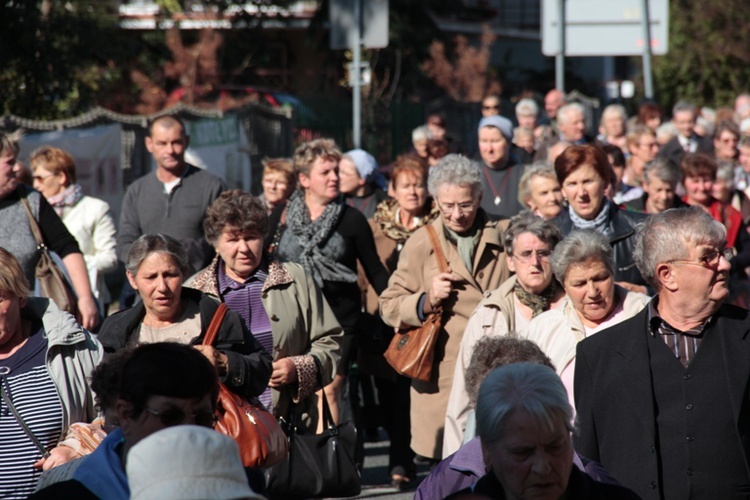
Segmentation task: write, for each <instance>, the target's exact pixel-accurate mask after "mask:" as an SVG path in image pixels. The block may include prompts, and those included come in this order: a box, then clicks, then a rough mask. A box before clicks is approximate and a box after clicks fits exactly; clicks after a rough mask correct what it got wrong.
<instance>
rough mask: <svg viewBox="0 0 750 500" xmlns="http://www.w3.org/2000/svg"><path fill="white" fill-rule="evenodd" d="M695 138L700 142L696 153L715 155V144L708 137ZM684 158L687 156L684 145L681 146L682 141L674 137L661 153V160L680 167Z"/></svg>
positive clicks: (697, 136)
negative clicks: (664, 159) (663, 159)
mask: <svg viewBox="0 0 750 500" xmlns="http://www.w3.org/2000/svg"><path fill="white" fill-rule="evenodd" d="M695 137H696V140H697V142H698V147H697V148H696V150H695V152H696V153H706V154H709V155H713V153H714V143H713V142H712V141H711V139H710V138H708V137H701V136H699V135H696V136H695ZM683 156H685V150H684V149H683V147H682V144H680V140H679V139H678V138H677V137H672V138H671V139H670V140H669V142H667V143H666V144H665V145H664V147H662V148H661V150H660V151H659V157H660V158H666V159H668V160H670V161H672V162H673V163H674V164H675V165H677V166H678V167H679V166H680V162H681V161H682V157H683Z"/></svg>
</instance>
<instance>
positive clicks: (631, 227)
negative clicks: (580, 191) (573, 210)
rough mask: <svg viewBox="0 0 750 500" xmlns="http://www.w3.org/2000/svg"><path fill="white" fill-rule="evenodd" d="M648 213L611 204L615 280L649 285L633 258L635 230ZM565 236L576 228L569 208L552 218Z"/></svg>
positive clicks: (611, 235)
mask: <svg viewBox="0 0 750 500" xmlns="http://www.w3.org/2000/svg"><path fill="white" fill-rule="evenodd" d="M647 216H648V215H647V214H643V213H640V212H631V211H629V210H622V209H620V208H617V207H616V206H615V205H614V204H611V205H610V211H609V228H610V230H611V232H610V235H609V243H610V244H611V245H612V249H613V250H614V259H615V281H626V282H628V283H633V284H634V285H647V283H646V281H645V280H644V279H643V276H641V273H640V271H638V268H637V267H636V266H635V261H634V260H633V249H634V248H635V230H636V226H637V225H638V223H640V222H642V221H643V220H644V219H645V218H646V217H647ZM552 223H553V224H555V225H556V226H557V227H558V228H559V229H560V232H561V233H562V234H563V236H567V235H568V234H570V232H571V231H573V230H574V229H575V226H573V221H572V220H571V219H570V214H568V210H567V209H565V208H563V210H562V211H561V212H560V213H559V214H558V216H557V217H555V218H554V219H552Z"/></svg>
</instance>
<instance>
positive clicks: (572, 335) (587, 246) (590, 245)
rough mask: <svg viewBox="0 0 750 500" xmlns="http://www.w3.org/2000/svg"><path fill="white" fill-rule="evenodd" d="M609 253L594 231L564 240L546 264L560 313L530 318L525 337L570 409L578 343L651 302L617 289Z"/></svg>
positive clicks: (634, 313) (635, 294) (590, 230)
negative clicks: (547, 363) (547, 364)
mask: <svg viewBox="0 0 750 500" xmlns="http://www.w3.org/2000/svg"><path fill="white" fill-rule="evenodd" d="M612 253H613V252H612V246H611V245H610V244H609V242H608V241H607V239H606V238H605V237H604V236H602V235H601V234H600V233H598V232H597V231H594V230H593V229H583V230H578V231H574V232H572V233H570V234H569V235H568V236H567V237H566V238H565V239H564V240H562V241H561V242H560V243H559V244H558V245H557V247H556V248H555V251H554V252H553V253H552V258H551V260H550V262H551V264H552V270H553V271H554V273H555V277H556V278H557V280H558V281H559V282H560V283H562V286H563V288H564V289H565V294H566V297H565V300H564V301H563V304H562V306H561V307H560V308H558V309H553V310H550V311H547V312H545V313H542V314H540V315H539V316H537V317H536V318H534V319H533V320H532V321H531V323H530V324H529V329H528V330H527V332H526V338H528V339H529V340H533V341H534V342H536V343H537V344H538V345H539V347H541V348H542V350H543V351H544V352H545V353H547V356H549V357H550V359H551V360H552V363H553V364H554V365H555V366H556V367H557V373H558V374H559V375H560V377H561V378H562V380H563V383H564V384H565V387H566V388H567V390H568V394H569V395H570V402H571V404H573V373H574V371H575V356H576V345H577V344H578V342H580V341H581V340H583V339H584V338H586V337H588V336H591V335H593V334H595V333H597V332H599V331H601V330H604V329H605V328H609V327H610V326H612V325H615V324H617V323H620V322H621V321H624V320H626V319H629V318H631V317H633V316H635V315H636V314H638V312H640V311H641V309H643V308H644V307H645V306H646V304H647V303H648V300H649V299H648V297H647V296H646V295H643V294H641V293H637V292H631V291H628V290H626V289H624V288H622V287H620V286H618V285H616V284H615V280H614V275H615V266H614V260H613V256H612Z"/></svg>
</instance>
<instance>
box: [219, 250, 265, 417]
mask: <svg viewBox="0 0 750 500" xmlns="http://www.w3.org/2000/svg"><path fill="white" fill-rule="evenodd" d="M218 274H219V276H218V281H219V294H220V295H221V300H222V301H224V303H225V304H226V305H227V307H228V308H229V309H231V310H232V311H234V312H236V313H237V314H239V315H240V316H242V319H244V320H245V325H246V326H247V329H248V330H250V333H252V335H253V337H255V338H256V339H257V340H258V342H260V345H262V346H263V348H264V349H265V350H266V351H267V352H268V354H270V355H271V356H273V352H274V351H273V334H272V333H271V320H270V319H269V318H268V313H267V312H266V309H265V307H263V302H262V301H261V292H262V291H263V285H264V284H265V283H266V278H268V265H267V264H266V260H265V259H263V260H262V261H261V263H260V265H259V266H258V268H257V269H255V271H254V272H253V274H251V275H250V276H249V277H248V278H247V279H246V280H245V281H244V282H242V283H241V282H238V281H235V280H234V279H232V278H230V277H229V276H227V273H226V270H225V269H224V261H223V260H219V273H218ZM260 401H261V403H263V404H264V405H265V407H266V408H268V409H269V410H270V409H271V389H270V388H268V387H266V390H265V391H263V394H261V395H260Z"/></svg>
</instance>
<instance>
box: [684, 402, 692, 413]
mask: <svg viewBox="0 0 750 500" xmlns="http://www.w3.org/2000/svg"><path fill="white" fill-rule="evenodd" d="M685 409H686V410H687V411H690V410H692V409H693V405H692V404H690V403H688V404H687V405H685Z"/></svg>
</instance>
